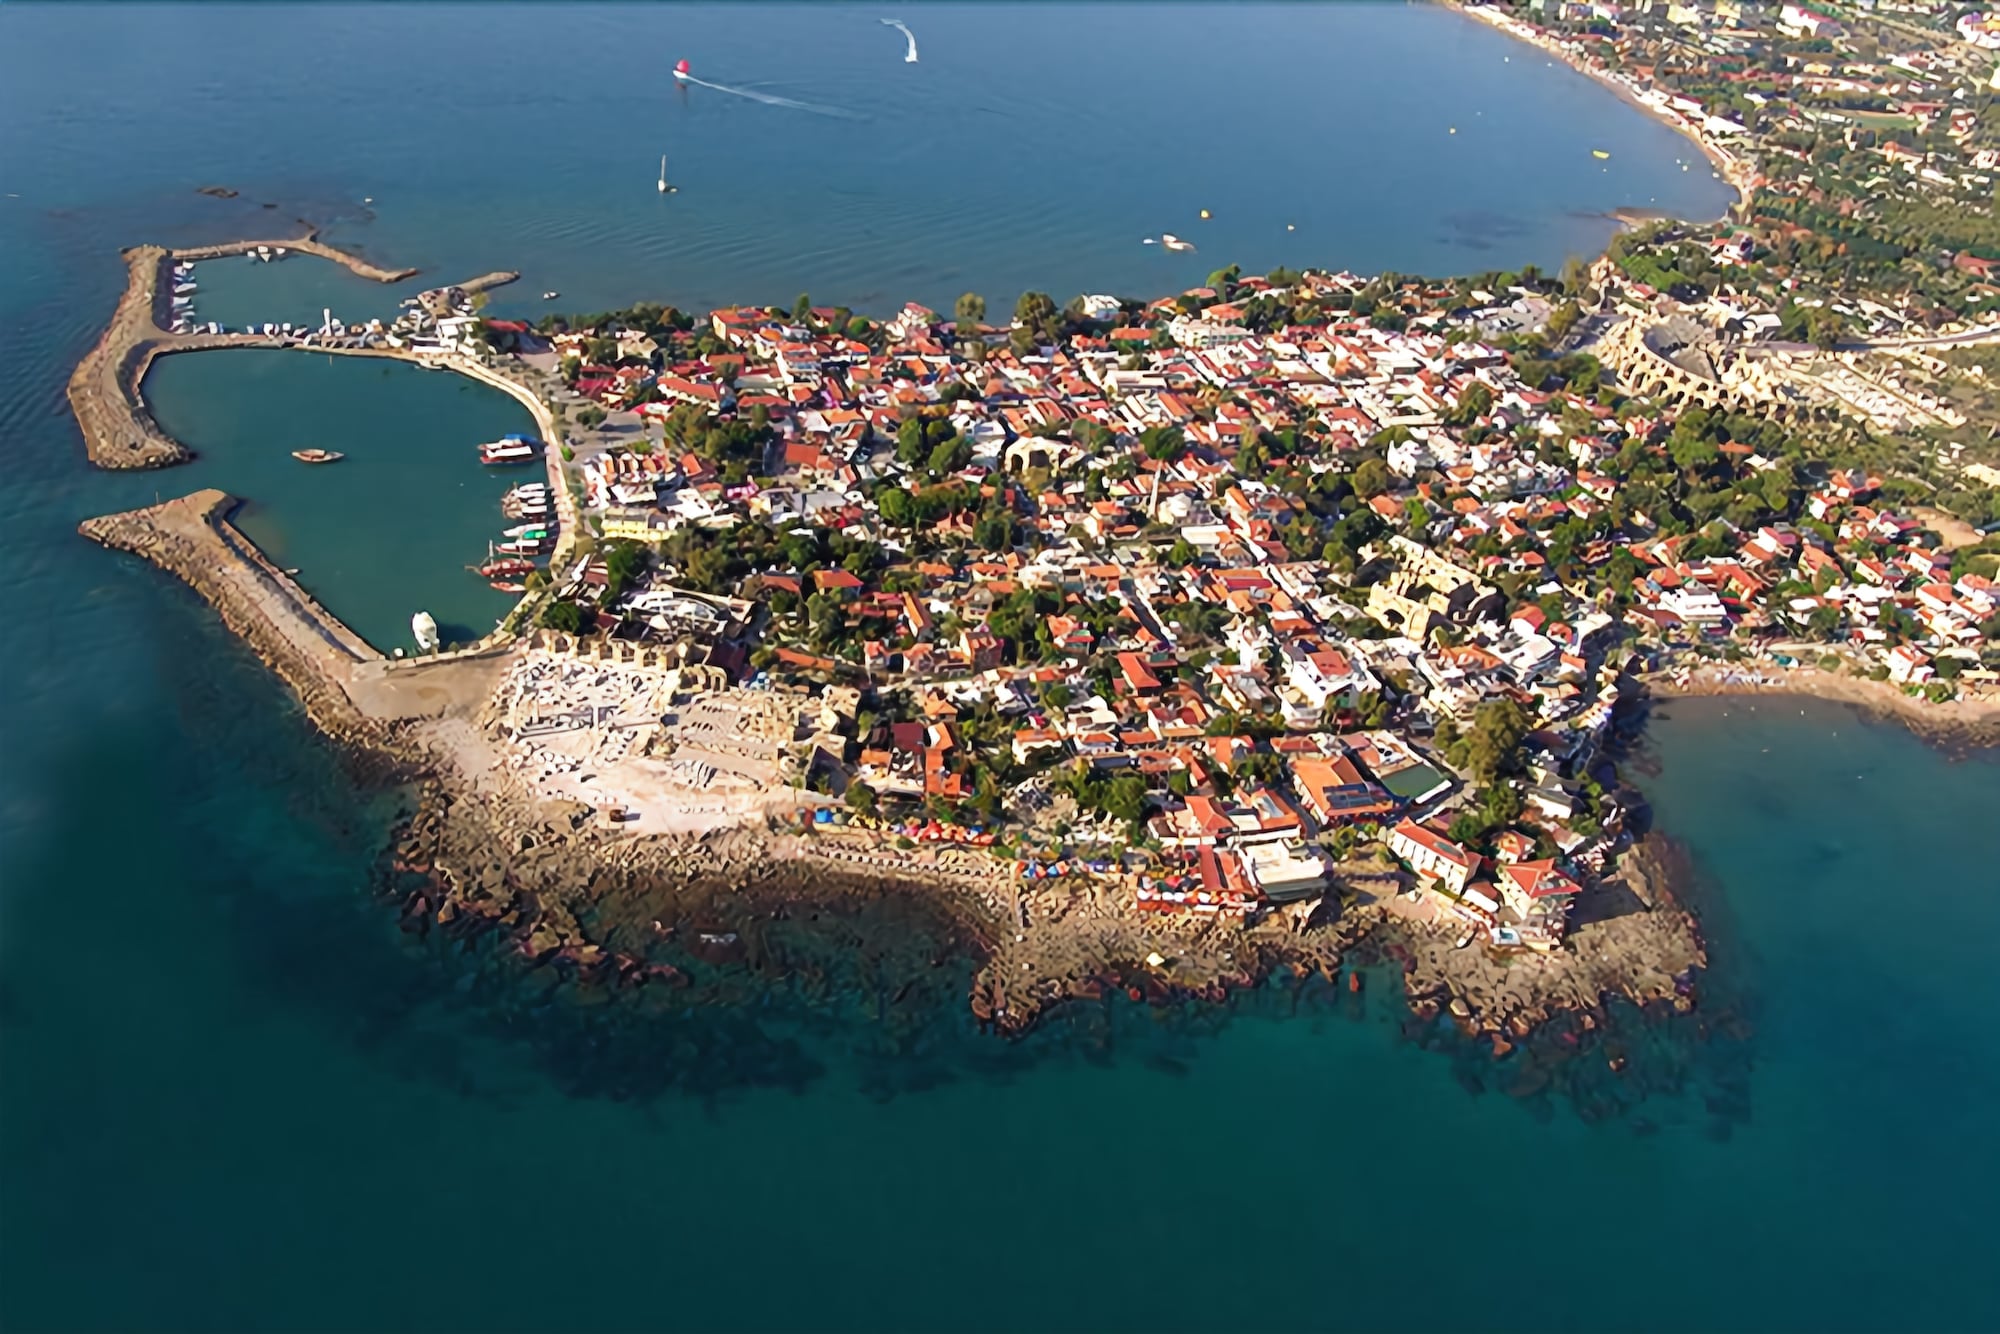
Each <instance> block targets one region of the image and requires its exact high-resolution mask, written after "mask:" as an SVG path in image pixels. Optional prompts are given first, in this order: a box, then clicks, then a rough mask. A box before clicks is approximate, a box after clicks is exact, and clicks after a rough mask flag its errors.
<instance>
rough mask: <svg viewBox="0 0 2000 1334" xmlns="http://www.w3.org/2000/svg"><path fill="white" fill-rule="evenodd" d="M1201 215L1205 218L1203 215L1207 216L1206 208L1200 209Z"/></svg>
mask: <svg viewBox="0 0 2000 1334" xmlns="http://www.w3.org/2000/svg"><path fill="white" fill-rule="evenodd" d="M1201 216H1202V217H1204V218H1205V217H1207V216H1208V210H1207V209H1203V210H1202V211H1201Z"/></svg>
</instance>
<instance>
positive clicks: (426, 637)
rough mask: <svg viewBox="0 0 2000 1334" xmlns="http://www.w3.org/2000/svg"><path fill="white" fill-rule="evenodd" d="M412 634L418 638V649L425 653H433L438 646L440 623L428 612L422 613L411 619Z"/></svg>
mask: <svg viewBox="0 0 2000 1334" xmlns="http://www.w3.org/2000/svg"><path fill="white" fill-rule="evenodd" d="M410 633H411V634H413V635H415V636H416V639H417V649H418V651H419V652H423V653H433V652H435V651H436V650H437V646H438V623H437V621H436V620H435V619H434V618H433V617H432V616H431V614H430V613H429V612H427V611H420V612H418V613H417V614H416V615H415V616H412V617H411V618H410Z"/></svg>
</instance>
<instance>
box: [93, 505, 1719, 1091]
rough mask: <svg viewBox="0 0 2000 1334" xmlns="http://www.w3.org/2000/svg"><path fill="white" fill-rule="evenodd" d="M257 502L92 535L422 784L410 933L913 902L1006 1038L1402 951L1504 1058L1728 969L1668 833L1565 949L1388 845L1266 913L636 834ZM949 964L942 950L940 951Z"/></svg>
mask: <svg viewBox="0 0 2000 1334" xmlns="http://www.w3.org/2000/svg"><path fill="white" fill-rule="evenodd" d="M235 504H236V501H235V500H234V499H233V498H232V497H230V496H228V495H226V494H224V493H222V492H219V491H204V492H197V493H195V494H194V495H191V496H188V497H184V498H182V499H179V500H173V501H168V502H165V503H164V504H161V505H156V506H151V507H148V508H146V509H142V510H135V511H131V512H128V513H124V514H116V515H110V516H106V517H104V518H99V519H92V520H88V521H86V522H85V523H84V524H83V525H82V526H81V531H82V533H83V534H84V535H85V536H86V537H89V538H91V539H92V540H94V541H97V542H100V543H102V544H103V545H105V546H109V547H113V548H116V549H119V550H124V551H129V552H132V553H133V554H135V555H139V556H142V557H144V558H145V559H147V560H149V561H151V562H152V563H153V564H155V565H157V566H159V567H160V568H161V569H163V570H166V571H168V572H169V573H172V574H174V575H177V576H178V577H180V578H181V579H183V580H184V581H185V582H186V583H187V584H188V585H189V586H190V587H191V588H193V589H194V590H195V591H196V592H197V593H198V594H200V595H201V596H202V597H203V598H204V599H205V600H207V601H208V602H209V603H210V604H211V605H213V606H214V607H215V608H216V610H217V613H218V614H219V615H220V616H221V618H222V620H223V622H224V624H225V625H227V626H228V627H229V628H230V630H231V631H232V632H233V633H235V634H236V635H237V636H238V637H240V638H241V639H242V640H243V641H244V642H245V643H246V644H247V645H248V646H249V647H250V649H251V651H252V652H254V653H255V654H256V655H257V656H258V657H259V658H260V659H261V660H262V661H264V662H265V663H266V664H267V665H269V666H270V667H271V669H272V670H273V671H274V672H276V673H277V674H278V675H279V676H280V677H281V678H282V679H283V680H284V681H285V682H286V683H287V684H288V685H289V686H291V688H292V689H293V691H294V692H295V693H296V694H297V695H298V696H299V698H300V700H301V702H302V703H303V704H304V706H305V709H306V713H307V716H308V717H309V718H310V719H311V720H312V722H313V724H314V725H315V726H316V727H318V728H319V729H320V730H321V731H322V732H323V733H325V734H326V735H327V736H328V737H330V738H332V739H333V740H334V741H335V742H336V743H337V744H339V745H340V746H341V747H342V748H343V749H344V751H345V752H346V754H347V756H348V757H349V762H350V767H351V769H353V771H354V772H355V773H356V774H357V775H358V776H361V777H363V778H364V780H366V781H373V782H402V781H412V780H414V781H418V782H420V784H421V789H420V795H419V799H418V802H417V805H416V810H415V813H414V814H413V815H412V817H411V819H410V821H409V823H408V825H407V826H406V827H405V828H404V829H403V830H402V831H401V832H400V833H399V834H398V835H397V836H396V838H395V839H394V843H393V850H392V853H391V855H390V857H389V859H388V862H387V865H386V866H385V869H384V883H385V886H387V887H388V888H389V890H390V892H391V893H393V894H394V895H396V896H397V897H398V898H399V900H400V901H401V903H402V912H403V917H404V922H405V925H406V927H408V928H410V929H412V930H418V931H423V932H429V931H431V930H433V929H441V930H445V931H447V932H451V933H454V934H480V933H485V932H488V931H499V932H502V933H504V934H505V935H506V936H507V937H508V939H509V940H510V942H511V948H512V950H513V951H514V952H515V953H517V954H518V955H519V956H520V957H521V959H522V960H523V961H524V963H525V964H526V965H528V966H530V967H540V966H544V965H549V964H556V965H560V966H561V967H562V968H563V969H565V970H568V971H569V972H571V973H575V974H578V975H579V976H581V977H582V978H583V979H584V980H585V981H586V982H588V983H595V982H598V981H607V980H616V981H618V982H619V984H620V985H640V984H643V983H646V982H654V981H658V982H673V983H676V984H681V983H683V982H684V977H683V975H684V972H685V964H686V957H685V956H686V951H687V950H688V948H689V945H688V941H689V939H690V938H692V939H694V940H695V941H696V942H697V943H698V944H700V949H701V951H703V952H705V953H706V954H707V955H713V956H716V958H718V959H722V960H724V961H735V962H744V963H749V964H751V965H752V966H755V967H761V966H762V964H763V963H764V962H767V960H766V959H765V954H766V951H764V950H763V949H762V947H761V946H760V945H759V944H758V942H759V941H760V940H762V939H763V937H764V933H765V926H764V924H766V923H769V922H773V921H781V920H784V919H785V918H787V917H789V916H797V915H800V914H817V913H819V912H821V911H829V910H834V909H837V908H839V907H840V906H841V905H844V904H852V903H855V902H859V901H874V900H882V899H891V900H896V901H898V902H899V904H900V907H901V909H902V910H905V911H909V912H916V913H921V914H924V915H926V916H927V917H928V919H929V928H928V929H929V930H931V931H932V932H934V933H935V934H937V935H938V936H939V937H940V938H941V939H948V940H949V941H950V942H951V948H952V950H954V951H958V952H961V953H963V954H965V955H969V957H970V959H971V960H972V962H973V963H974V965H975V972H974V975H973V978H972V982H971V987H970V994H969V995H968V996H967V997H966V998H965V1001H964V1003H965V1004H967V1005H968V1006H969V1007H970V1009H971V1012H972V1014H973V1016H974V1017H975V1018H976V1019H977V1020H978V1021H979V1022H980V1023H981V1024H982V1025H983V1026H986V1027H988V1028H989V1029H990V1030H991V1031H993V1032H995V1033H998V1034H1001V1035H1004V1036H1019V1035H1021V1034H1025V1033H1027V1032H1029V1031H1030V1030H1032V1029H1033V1028H1034V1027H1035V1026H1036V1025H1037V1023H1038V1022H1039V1021H1040V1020H1041V1019H1042V1018H1043V1017H1044V1016H1045V1015H1046V1014H1047V1013H1048V1012H1049V1011H1050V1010H1051V1009H1052V1008H1054V1007H1057V1006H1061V1005H1064V1004H1067V1003H1069V1002H1072V1001H1090V1000H1095V999H1101V998H1103V997H1105V996H1107V995H1110V994H1112V993H1115V992H1123V993H1124V994H1125V995H1126V996H1127V998H1129V999H1131V1000H1134V1001H1147V1002H1151V1003H1155V1004H1173V1003H1178V1002H1181V1001H1185V1000H1191V999H1193V1000H1202V1001H1209V1002H1217V1001H1222V1000H1225V999H1226V998H1227V997H1228V996H1229V994H1230V993H1231V992H1233V991H1240V990H1244V989H1247V988H1251V987H1256V986H1259V985H1261V984H1263V983H1264V982H1265V981H1266V980H1267V979H1269V978H1270V977H1272V976H1273V975H1283V974H1290V975H1291V976H1293V977H1303V976H1305V975H1307V974H1309V973H1318V974H1319V975H1321V976H1322V977H1324V978H1325V979H1327V980H1328V981H1330V982H1334V983H1336V984H1338V983H1340V982H1341V981H1343V979H1342V978H1341V976H1340V974H1341V973H1342V972H1343V971H1345V972H1346V973H1347V977H1346V978H1345V979H1344V981H1345V982H1346V984H1347V985H1348V986H1350V987H1353V988H1358V987H1359V986H1360V985H1361V982H1360V974H1359V973H1358V972H1357V971H1356V970H1357V968H1380V967H1383V966H1394V967H1397V968H1399V969H1400V971H1401V973H1402V975H1403V986H1404V991H1405V994H1406V996H1407V999H1408V1001H1409V1003H1410V1005H1411V1007H1412V1009H1413V1010H1414V1012H1415V1013H1416V1014H1417V1015H1418V1016H1419V1017H1422V1018H1432V1017H1436V1016H1438V1015H1439V1014H1448V1015H1449V1016H1450V1017H1451V1018H1452V1019H1453V1020H1454V1021H1455V1022H1456V1023H1457V1025H1458V1027H1459V1028H1460V1030H1461V1031H1462V1032H1464V1033H1467V1034H1479V1035H1485V1036H1487V1037H1489V1038H1491V1040H1492V1042H1493V1049H1494V1051H1495V1052H1496V1054H1504V1053H1505V1052H1506V1051H1507V1050H1508V1049H1509V1046H1510V1044H1511V1042H1513V1041H1515V1040H1518V1039H1519V1038H1520V1037H1522V1036H1524V1035H1525V1034H1526V1033H1527V1032H1529V1031H1530V1030H1531V1029H1532V1028H1533V1027H1534V1026H1535V1025H1537V1024H1539V1023H1541V1022H1543V1021H1544V1020H1546V1019H1548V1018H1550V1017H1551V1016H1553V1015H1555V1014H1558V1013H1563V1012H1571V1013H1581V1014H1582V1015H1583V1016H1584V1022H1585V1026H1586V1027H1588V1026H1589V1023H1590V1021H1591V1018H1590V1017H1591V1016H1593V1015H1597V1014H1601V1011H1602V1006H1603V1003H1604V1001H1605V999H1606V998H1608V997H1611V996H1623V997H1625V998H1627V999H1629V1000H1631V1001H1633V1002H1634V1003H1637V1004H1640V1005H1646V1004H1653V1003H1665V1004H1668V1005H1671V1006H1672V1007H1673V1008H1675V1009H1677V1010H1683V1011H1684V1010H1686V1009H1687V1008H1689V1006H1690V1005H1691V1004H1692V1001H1691V999H1690V996H1689V991H1690V986H1689V982H1690V979H1691V977H1692V976H1693V975H1694V974H1695V973H1696V972H1698V971H1699V970H1700V969H1701V968H1702V967H1703V966H1704V965H1705V964H1706V955H1705V952H1704V950H1703V948H1702V944H1701V941H1700V936H1699V932H1698V929H1697V928H1696V925H1695V922H1694V919H1693V918H1692V916H1691V915H1689V914H1688V913H1687V912H1686V911H1685V910H1683V909H1682V908H1681V907H1680V906H1679V904H1678V903H1677V902H1676V901H1675V899H1674V897H1673V893H1672V890H1671V886H1670V885H1669V884H1668V883H1667V881H1668V879H1669V876H1668V874H1667V866H1666V863H1665V861H1664V860H1663V859H1662V858H1661V857H1660V856H1659V855H1658V854H1657V853H1654V852H1649V849H1648V848H1647V847H1641V848H1640V849H1638V850H1636V852H1635V853H1634V854H1632V855H1631V856H1628V857H1627V859H1626V863H1627V864H1626V865H1625V866H1624V867H1623V868H1622V869H1621V874H1620V876H1619V877H1616V878H1614V879H1613V880H1610V881H1607V882H1605V883H1604V884H1602V885H1599V886H1596V887H1594V888H1593V889H1592V890H1591V891H1590V893H1589V894H1588V895H1587V896H1586V901H1585V904H1584V906H1583V908H1582V912H1581V920H1580V921H1579V923H1578V924H1577V926H1576V928H1575V930H1574V931H1573V932H1572V935H1571V940H1570V944H1569V945H1568V946H1567V947H1566V948H1565V949H1564V950H1563V951H1560V952H1558V953H1555V954H1550V955H1535V954H1523V953H1519V952H1508V953H1501V952H1497V951H1491V950H1489V949H1488V948H1487V947H1486V946H1484V945H1483V944H1480V945H1477V946H1470V947H1459V946H1458V945H1457V943H1456V941H1455V940H1454V937H1455V936H1456V935H1457V934H1458V933H1457V932H1456V931H1454V930H1452V929H1450V928H1447V927H1444V926H1439V925H1432V924H1426V923H1422V922H1417V921H1412V920H1409V919H1407V918H1406V917H1404V916H1400V915H1398V914H1397V913H1396V912H1394V911H1393V907H1392V900H1393V899H1394V896H1395V895H1396V894H1397V893H1398V892H1400V891H1401V890H1402V889H1403V885H1402V884H1401V882H1400V880H1399V879H1398V878H1397V877H1396V876H1394V875H1393V874H1390V873H1388V872H1385V871H1382V870H1381V869H1380V868H1376V867H1371V866H1368V865H1365V864H1364V865H1362V866H1359V867H1348V868H1344V874H1343V876H1342V887H1343V889H1345V890H1346V891H1347V893H1346V894H1345V895H1344V896H1343V899H1342V900H1339V901H1337V900H1335V899H1333V898H1329V899H1328V900H1327V901H1325V903H1324V904H1305V905H1297V906H1295V907H1292V908H1288V909H1283V910H1280V911H1278V912H1274V913H1272V914H1270V915H1269V916H1267V917H1266V918H1264V919H1263V920H1262V921H1259V922H1257V923H1255V924H1254V925H1245V924H1242V923H1238V922H1232V921H1228V920H1224V919H1194V918H1185V917H1177V916H1173V915H1158V914H1146V913H1141V912H1138V911H1136V909H1135V908H1134V906H1133V905H1132V904H1131V902H1130V901H1129V898H1128V897H1127V896H1126V895H1124V894H1123V893H1122V892H1121V890H1120V888H1119V887H1118V886H1117V885H1115V884H1114V883H1112V882H1107V881H1099V880H1095V879H1091V878H1088V877H1068V878H1065V879H1061V880H1054V881H1037V882H1023V881H1020V880H1017V879H1016V878H1014V876H1013V875H1012V873H1011V866H1010V864H1008V863H1004V862H1000V861H997V860H990V859H981V858H976V857H968V858H967V859H963V860H959V861H954V862H952V863H950V864H948V865H947V864H944V863H942V862H940V861H939V860H938V855H937V854H935V853H930V852H928V851H927V852H923V853H902V852H897V853H890V852H889V851H888V850H887V849H886V848H883V847H878V846H876V845H873V844H868V845H863V844H860V843H857V842H856V841H854V840H853V839H852V838H851V837H840V836H834V835H827V834H814V833H810V832H797V833H786V832H775V831H773V830H772V829H771V828H770V827H769V826H766V825H762V824H756V825H746V826H738V827H734V828H729V829H723V830H718V831H715V832H712V833H710V834H707V835H705V836H703V837H699V838H690V839H668V838H657V837H656V838H647V839H639V838H633V837H630V836H627V835H624V834H621V833H618V832H616V831H615V830H613V829H610V828H607V827H605V826H604V825H603V824H602V822H601V821H599V820H597V819H596V818H595V813H594V812H592V811H591V810H589V809H588V808H586V807H583V806H579V805H575V804H573V803H563V802H551V801H546V800H544V801H539V802H537V801H533V800H530V799H529V798H528V797H526V796H525V795H524V794H522V793H520V792H518V791H515V790H511V789H508V788H505V787H504V786H496V785H495V783H494V782H493V780H492V779H491V778H490V776H488V775H485V774H482V773H479V772H474V771H473V769H472V766H471V765H470V764H468V763H467V762H466V761H465V760H463V759H462V758H458V756H459V755H460V753H461V748H460V747H459V746H456V745H454V744H453V741H454V738H453V737H452V736H450V735H448V734H447V729H456V730H457V732H458V733H463V734H467V735H471V736H474V737H477V736H479V735H481V734H480V733H479V731H478V725H477V716H478V714H479V713H480V712H481V711H482V710H483V707H484V704H485V702H486V694H485V692H486V691H487V690H490V683H491V680H492V679H493V677H494V675H495V674H496V672H497V664H498V663H499V662H501V661H503V660H504V657H505V655H504V653H503V654H499V655H488V656H487V657H486V658H485V659H480V658H477V657H469V658H465V659H460V660H458V661H456V662H447V663H440V664H436V665H435V666H429V665H421V664H419V665H414V666H413V665H410V664H396V665H394V666H391V665H390V664H388V663H386V662H384V661H383V660H382V659H381V658H380V655H379V654H377V653H375V651H374V650H373V649H371V648H369V647H368V646H367V645H366V644H364V643H362V642H361V641H360V640H359V639H358V638H355V637H354V636H353V635H352V632H350V631H347V630H346V629H345V627H343V626H341V625H340V624H339V622H338V621H336V620H335V619H334V618H333V617H332V616H331V615H330V614H328V613H326V612H325V611H324V609H322V608H320V607H319V606H318V605H317V604H316V603H314V602H313V601H312V599H311V597H310V596H309V595H308V594H306V593H305V592H304V591H303V590H301V589H299V588H298V587H297V585H295V584H293V583H292V582H291V581H290V580H289V579H287V578H286V577H285V576H284V575H283V574H282V572H280V571H278V570H276V569H275V568H274V567H272V566H271V565H270V563H269V562H268V561H265V560H264V559H263V558H262V556H261V555H260V554H259V553H257V551H256V548H255V547H254V546H253V545H252V544H250V543H249V541H248V540H247V539H246V538H244V537H243V535H242V534H241V533H239V532H237V531H236V530H235V529H234V527H233V526H232V525H230V524H229V522H228V515H229V513H230V511H231V510H232V509H233V508H234V506H235ZM475 744H476V745H478V744H483V742H476V743H475ZM1343 901H1344V902H1345V905H1346V906H1342V903H1343ZM702 942H706V943H702ZM943 962H944V958H943V957H942V955H941V954H940V953H938V952H935V951H934V952H933V953H932V954H931V956H930V958H929V960H928V967H929V968H932V969H934V968H937V967H940V966H941V965H942V964H943ZM919 971H922V970H919ZM918 980H920V979H918V978H916V977H911V978H906V979H904V980H903V982H899V983H898V984H897V985H898V987H899V988H900V987H901V986H903V985H904V984H908V985H915V984H916V983H917V981H918Z"/></svg>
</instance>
